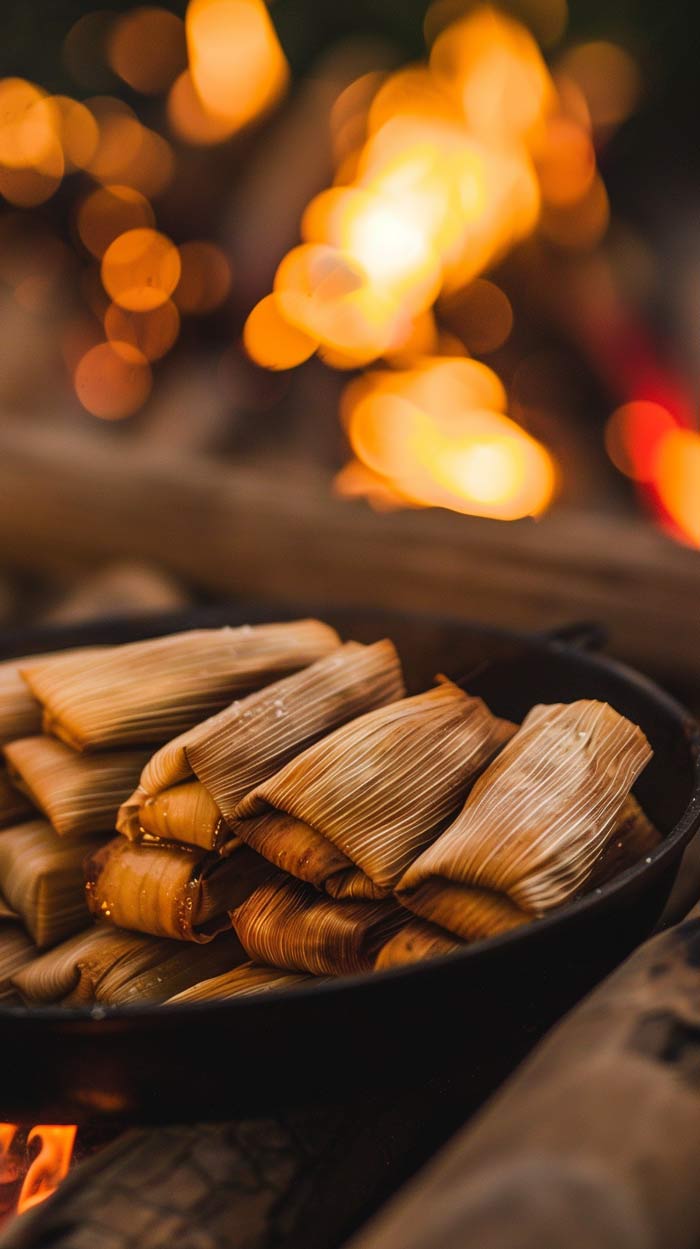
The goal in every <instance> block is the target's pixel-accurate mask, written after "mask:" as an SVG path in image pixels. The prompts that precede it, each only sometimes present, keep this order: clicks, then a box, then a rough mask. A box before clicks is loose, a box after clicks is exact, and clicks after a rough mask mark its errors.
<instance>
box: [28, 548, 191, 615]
mask: <svg viewBox="0 0 700 1249" xmlns="http://www.w3.org/2000/svg"><path fill="white" fill-rule="evenodd" d="M191 602H192V599H191V596H190V595H188V594H187V592H186V590H185V589H184V587H183V586H182V585H181V584H180V583H179V582H178V581H176V580H175V578H174V577H172V576H171V575H170V574H169V573H166V572H164V571H163V570H162V569H160V568H159V567H156V566H154V565H151V564H145V563H140V562H137V561H134V560H119V561H115V562H114V563H110V564H105V565H103V566H102V567H101V568H98V569H97V570H96V571H95V572H90V573H88V574H87V575H86V576H84V577H81V578H80V579H79V580H78V582H77V583H76V584H74V585H72V586H71V587H70V588H69V589H68V590H66V591H65V593H64V594H63V596H62V597H60V598H59V599H58V601H57V602H55V603H53V604H52V606H51V607H50V608H49V609H48V610H47V611H46V612H44V613H43V615H42V616H41V617H40V620H41V622H42V623H46V624H76V623H81V622H83V621H86V620H98V619H100V617H104V616H135V615H138V614H140V613H142V612H143V613H146V614H148V613H149V612H153V613H155V612H161V611H177V610H178V609H182V608H185V607H187V605H188V604H189V603H191Z"/></svg>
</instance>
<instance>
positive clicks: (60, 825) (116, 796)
mask: <svg viewBox="0 0 700 1249" xmlns="http://www.w3.org/2000/svg"><path fill="white" fill-rule="evenodd" d="M147 758H148V755H147V753H146V752H145V751H143V750H124V751H111V752H109V753H106V754H101V755H82V754H78V753H77V751H75V750H71V748H70V746H66V745H65V743H64V742H59V741H57V740H56V738H55V737H47V736H45V735H42V736H40V737H25V738H22V739H21V740H20V741H18V742H11V743H10V744H9V745H8V746H6V747H5V760H6V762H7V767H8V770H9V773H10V776H11V778H12V780H13V782H14V784H15V785H16V786H17V788H18V789H20V790H21V791H22V792H23V793H24V794H26V795H27V796H28V797H29V798H31V800H32V802H33V803H34V805H35V806H36V807H38V808H39V810H40V811H42V812H43V814H44V815H45V816H46V818H47V819H48V820H49V822H50V823H51V824H52V826H53V828H54V829H55V830H56V832H57V833H58V835H59V836H60V837H82V836H86V835H89V834H94V833H102V832H104V833H108V832H112V830H113V829H114V821H115V819H116V816H117V811H118V809H119V805H120V803H121V802H123V800H124V797H125V795H126V794H128V793H129V790H130V789H131V786H132V785H133V783H134V779H135V777H137V776H138V775H139V772H140V770H141V768H142V767H143V765H144V762H145V760H146V759H147Z"/></svg>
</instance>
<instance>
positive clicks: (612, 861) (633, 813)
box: [584, 794, 663, 892]
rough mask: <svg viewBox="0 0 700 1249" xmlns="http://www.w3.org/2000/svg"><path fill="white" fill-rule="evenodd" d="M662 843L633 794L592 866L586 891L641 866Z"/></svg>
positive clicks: (627, 800) (657, 832)
mask: <svg viewBox="0 0 700 1249" xmlns="http://www.w3.org/2000/svg"><path fill="white" fill-rule="evenodd" d="M662 840H663V838H662V836H661V833H660V832H659V831H658V829H656V828H654V825H653V824H652V822H651V820H650V819H649V818H648V817H647V816H646V815H645V814H644V812H643V811H642V808H641V807H640V805H639V803H638V802H637V799H636V798H635V797H634V795H633V794H630V796H629V798H627V799H626V801H625V804H624V806H623V807H622V810H621V811H620V813H619V815H618V817H617V819H616V821H615V827H614V829H613V832H612V836H611V837H610V840H609V842H608V844H607V845H606V847H605V849H604V850H603V853H602V854H601V855H600V857H599V858H598V859H596V861H595V863H594V864H593V870H592V872H591V874H590V876H589V877H588V879H587V880H586V882H585V885H584V888H585V890H586V892H588V891H589V890H591V889H595V888H598V887H599V886H600V885H604V884H606V882H607V881H609V880H613V879H614V877H615V876H619V875H620V872H624V871H625V870H626V869H627V868H628V867H632V866H633V864H635V863H639V862H640V861H641V860H642V859H644V858H646V856H647V855H648V854H651V852H652V850H655V849H656V847H657V846H658V845H659V844H660V843H661V841H662Z"/></svg>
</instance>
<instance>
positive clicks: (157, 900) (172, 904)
mask: <svg viewBox="0 0 700 1249" xmlns="http://www.w3.org/2000/svg"><path fill="white" fill-rule="evenodd" d="M269 873H270V867H269V864H267V863H266V862H265V861H264V859H261V858H260V857H259V856H258V855H256V854H254V853H253V851H252V850H249V849H248V847H247V846H244V845H242V844H241V845H240V846H239V847H238V848H237V849H236V850H234V852H233V853H232V854H231V855H229V856H228V857H227V858H221V857H220V856H219V855H215V854H207V853H206V851H204V850H196V849H194V848H193V847H189V846H174V845H170V844H155V843H154V844H148V843H145V844H143V845H134V844H133V843H132V842H130V841H127V840H126V838H124V837H115V838H114V839H113V840H112V841H110V842H108V843H107V845H106V846H102V847H101V848H100V849H99V850H97V851H96V852H95V853H93V854H91V855H90V857H89V858H88V859H86V862H85V880H86V894H87V900H88V905H89V907H90V911H91V912H92V914H93V915H94V916H95V918H96V919H106V920H109V922H110V923H111V924H115V925H116V926H117V927H118V928H127V929H131V930H133V931H134V932H145V933H150V934H151V935H152V936H156V937H171V938H174V939H176V940H179V941H198V942H205V941H211V940H212V938H213V937H215V936H216V934H217V933H219V932H223V931H225V930H226V929H227V928H228V927H229V921H228V915H227V912H228V911H230V910H231V909H232V908H234V907H236V906H238V905H239V903H241V902H242V901H243V900H244V898H247V897H248V895H249V894H250V893H252V892H253V890H254V889H255V888H256V887H257V886H258V885H259V884H260V882H261V881H262V880H264V879H266V877H267V876H268V875H269Z"/></svg>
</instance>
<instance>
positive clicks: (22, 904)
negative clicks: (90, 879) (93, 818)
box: [0, 820, 99, 949]
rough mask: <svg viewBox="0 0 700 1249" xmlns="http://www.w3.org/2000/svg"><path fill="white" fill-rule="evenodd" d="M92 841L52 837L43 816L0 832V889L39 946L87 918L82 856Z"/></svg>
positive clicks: (73, 929)
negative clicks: (41, 818) (42, 818)
mask: <svg viewBox="0 0 700 1249" xmlns="http://www.w3.org/2000/svg"><path fill="white" fill-rule="evenodd" d="M98 845H99V839H96V838H90V839H85V840H80V841H71V840H65V839H62V838H60V837H57V836H56V834H55V832H54V831H53V829H52V828H51V825H50V824H48V823H47V822H46V821H45V820H29V821H27V823H25V824H20V825H17V826H15V827H13V828H6V829H4V830H3V831H2V832H1V833H0V890H1V891H2V894H3V896H4V898H5V900H6V901H7V902H8V903H9V905H10V907H12V909H13V911H14V912H15V913H16V914H17V915H18V916H19V917H20V918H21V919H22V922H23V923H24V925H25V927H26V928H27V930H28V931H29V932H30V933H31V935H32V937H33V938H34V941H35V943H36V945H37V946H38V947H39V948H40V949H44V948H45V947H46V946H49V945H54V944H55V943H56V942H57V941H61V940H63V938H64V937H68V936H70V934H71V933H73V932H76V931H77V930H78V929H79V928H83V927H85V925H86V924H87V923H88V922H89V914H88V909H87V904H86V901H85V890H84V887H83V858H84V856H85V854H86V853H88V852H89V851H90V850H92V849H95V848H96V847H97V846H98Z"/></svg>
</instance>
